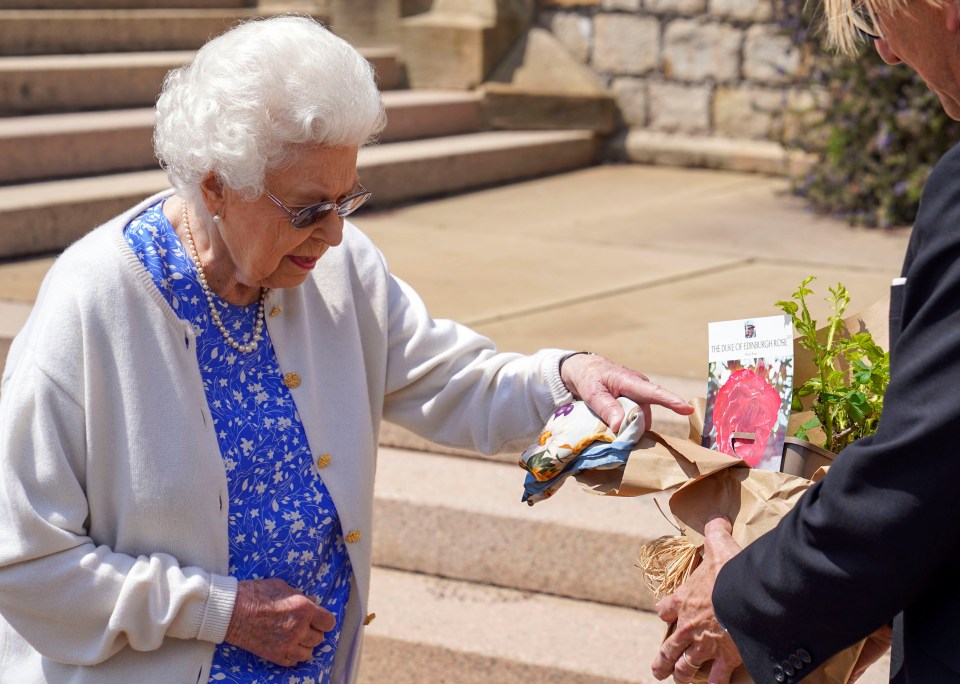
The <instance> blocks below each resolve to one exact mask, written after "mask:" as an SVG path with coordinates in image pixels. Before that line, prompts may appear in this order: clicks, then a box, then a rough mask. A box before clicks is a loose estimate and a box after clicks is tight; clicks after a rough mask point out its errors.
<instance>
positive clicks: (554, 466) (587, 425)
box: [520, 397, 646, 506]
mask: <svg viewBox="0 0 960 684" xmlns="http://www.w3.org/2000/svg"><path fill="white" fill-rule="evenodd" d="M617 401H619V402H620V406H621V407H623V410H624V413H625V414H626V416H625V417H624V419H623V423H622V424H621V425H620V431H619V432H618V433H616V434H614V432H613V431H612V430H611V429H610V428H609V427H607V425H606V423H604V422H603V421H602V420H600V418H599V416H597V414H596V413H594V412H593V411H591V410H590V408H589V407H588V406H587V405H586V404H585V403H584V402H582V401H575V402H573V403H571V404H566V405H564V406H561V407H560V408H558V409H557V410H556V411H555V412H554V414H553V415H552V416H551V417H550V419H549V420H548V421H547V424H546V425H545V426H544V428H543V432H541V433H540V438H539V439H538V440H537V442H536V444H531V445H530V446H529V447H527V449H526V450H525V451H524V452H523V454H521V456H520V467H521V468H523V469H524V470H526V471H527V478H526V481H525V482H524V484H523V499H522V500H523V501H526V502H527V504H528V505H530V506H532V505H533V504H535V503H537V502H538V501H543V500H544V499H546V498H549V497H550V496H552V495H553V493H554V492H556V491H557V489H559V488H560V485H562V484H563V483H564V482H565V481H566V479H567V478H568V477H570V476H571V475H576V474H577V473H579V472H582V471H584V470H591V469H593V470H610V469H613V468H619V467H620V466H622V465H624V464H625V463H626V462H627V458H628V457H629V455H630V451H631V450H632V449H633V446H634V444H636V443H637V441H638V440H639V439H640V436H641V435H643V432H644V430H645V429H646V425H645V421H644V418H643V412H642V411H641V410H640V407H639V406H638V405H637V404H636V403H635V402H633V401H631V400H630V399H626V398H624V397H620V398H619V399H617Z"/></svg>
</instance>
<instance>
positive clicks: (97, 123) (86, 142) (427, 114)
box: [0, 91, 481, 183]
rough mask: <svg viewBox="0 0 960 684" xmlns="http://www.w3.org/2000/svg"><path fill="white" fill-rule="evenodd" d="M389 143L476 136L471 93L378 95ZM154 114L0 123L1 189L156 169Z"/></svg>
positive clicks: (476, 106)
mask: <svg viewBox="0 0 960 684" xmlns="http://www.w3.org/2000/svg"><path fill="white" fill-rule="evenodd" d="M383 99H384V105H385V107H386V109H387V117H388V118H387V121H388V122H387V128H386V130H385V131H384V133H383V138H382V140H383V141H384V142H391V141H396V140H408V139H416V138H424V137H429V136H439V135H454V134H462V133H470V132H476V131H477V130H479V129H480V126H481V114H480V99H479V97H478V96H477V95H473V94H470V93H444V92H424V91H396V92H388V93H385V94H384V97H383ZM152 136H153V110H152V109H126V110H114V111H105V112H77V113H69V114H47V115H39V116H27V117H10V118H6V119H0V183H22V182H26V181H35V180H42V179H50V178H69V177H75V176H85V175H93V174H104V173H119V172H123V171H135V170H145V169H152V168H156V166H157V162H156V158H155V157H154V153H153V140H152Z"/></svg>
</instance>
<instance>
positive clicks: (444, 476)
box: [373, 448, 676, 609]
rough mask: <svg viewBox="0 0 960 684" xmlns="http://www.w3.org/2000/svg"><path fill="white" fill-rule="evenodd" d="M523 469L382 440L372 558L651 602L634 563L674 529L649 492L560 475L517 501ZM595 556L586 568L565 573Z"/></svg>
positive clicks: (535, 587) (604, 599)
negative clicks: (590, 490) (530, 500)
mask: <svg viewBox="0 0 960 684" xmlns="http://www.w3.org/2000/svg"><path fill="white" fill-rule="evenodd" d="M525 474H526V473H525V471H524V470H522V469H521V468H520V467H519V466H518V465H515V464H514V465H506V464H500V463H491V462H489V461H479V460H474V459H465V458H458V457H455V456H441V455H436V454H424V453H420V452H415V451H400V450H396V449H387V448H384V449H381V450H380V456H379V458H378V465H377V483H376V488H375V495H376V498H375V516H374V523H375V524H374V542H373V557H374V563H375V564H377V565H381V566H385V567H392V568H398V569H402V570H409V571H413V572H420V573H425V574H430V575H439V576H441V577H452V578H456V579H463V580H470V581H472V582H481V583H484V584H493V585H497V586H501V587H508V588H511V589H522V590H525V591H538V592H542V593H549V594H554V595H557V596H566V597H569V598H577V599H584V600H589V601H597V602H600V603H606V604H611V605H619V606H626V607H631V608H644V609H649V608H651V607H652V605H653V597H652V595H651V594H650V592H649V591H648V590H647V588H646V586H645V585H644V583H643V578H642V576H641V573H640V571H639V570H638V569H637V568H635V567H634V565H633V563H634V560H635V559H636V557H637V555H638V554H639V552H640V547H641V546H642V545H643V544H645V543H646V542H648V541H650V540H652V539H656V538H657V537H660V536H663V535H668V534H675V533H676V530H674V529H673V528H672V527H671V526H670V524H669V523H668V522H667V520H666V519H665V518H664V517H663V515H661V513H660V511H659V510H658V509H657V507H656V505H655V503H654V500H653V498H652V497H632V498H627V497H624V498H614V497H599V496H594V495H591V494H587V493H585V492H583V491H582V490H581V489H580V487H579V485H577V484H576V482H574V481H573V480H569V481H567V482H566V483H565V484H564V485H563V487H561V488H560V490H559V491H558V492H557V493H556V494H555V495H554V496H553V497H551V498H550V499H549V500H548V501H543V502H541V503H538V504H537V505H535V506H532V507H531V506H527V505H526V504H523V503H521V502H520V497H521V495H522V493H523V480H524V476H525ZM587 558H589V559H592V562H591V565H590V571H589V572H570V568H577V567H583V562H584V559H587Z"/></svg>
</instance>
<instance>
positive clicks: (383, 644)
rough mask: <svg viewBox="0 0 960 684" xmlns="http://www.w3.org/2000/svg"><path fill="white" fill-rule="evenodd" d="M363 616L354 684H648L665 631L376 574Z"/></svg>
mask: <svg viewBox="0 0 960 684" xmlns="http://www.w3.org/2000/svg"><path fill="white" fill-rule="evenodd" d="M482 553H483V551H482V549H479V548H477V549H474V550H473V552H472V557H473V558H479V557H480V556H481V554H482ZM581 560H583V559H581ZM568 571H571V572H578V573H582V572H585V569H584V568H583V567H582V563H581V564H580V565H579V566H577V569H576V570H571V569H568ZM370 610H371V611H372V612H375V613H376V615H377V617H376V619H375V620H374V621H373V622H371V623H370V625H369V626H368V627H367V628H366V638H365V640H364V650H363V656H362V661H361V669H360V679H359V681H360V682H361V684H388V683H389V684H422V683H423V682H433V683H435V684H454V683H455V684H491V683H492V682H496V684H530V682H538V683H539V682H550V683H551V684H627V683H628V682H629V683H630V684H653V682H654V679H653V676H652V675H651V674H650V669H649V663H650V662H652V661H653V658H654V656H655V655H656V652H657V649H658V648H659V646H660V642H661V640H662V638H663V635H664V631H665V630H664V625H663V623H662V622H660V620H659V619H657V617H656V615H653V614H652V613H648V612H645V611H638V610H631V609H627V608H618V607H613V606H604V605H599V604H595V603H590V602H587V601H575V600H571V599H562V598H556V597H552V596H543V595H540V594H536V593H530V592H518V591H512V590H507V589H498V588H491V587H487V586H483V585H478V584H471V583H467V582H456V581H450V580H445V579H440V578H436V577H429V576H424V575H417V574H411V573H405V572H396V571H393V570H388V569H384V568H376V567H375V568H374V570H373V576H372V580H371V588H370Z"/></svg>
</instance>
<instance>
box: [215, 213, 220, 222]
mask: <svg viewBox="0 0 960 684" xmlns="http://www.w3.org/2000/svg"><path fill="white" fill-rule="evenodd" d="M220 220H221V219H220V214H214V215H213V222H214V223H220Z"/></svg>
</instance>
